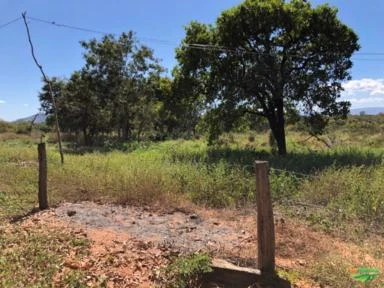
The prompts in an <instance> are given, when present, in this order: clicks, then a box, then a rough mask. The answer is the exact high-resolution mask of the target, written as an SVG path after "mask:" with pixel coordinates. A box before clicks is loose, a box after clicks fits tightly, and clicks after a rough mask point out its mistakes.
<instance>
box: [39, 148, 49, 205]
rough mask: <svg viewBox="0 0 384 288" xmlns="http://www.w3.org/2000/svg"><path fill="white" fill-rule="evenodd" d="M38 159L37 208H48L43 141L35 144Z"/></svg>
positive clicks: (45, 154)
mask: <svg viewBox="0 0 384 288" xmlns="http://www.w3.org/2000/svg"><path fill="white" fill-rule="evenodd" d="M37 151H38V155H39V156H38V159H39V194H38V197H39V208H40V210H44V209H47V208H48V196H47V153H46V149H45V143H44V142H42V143H39V144H38V145H37Z"/></svg>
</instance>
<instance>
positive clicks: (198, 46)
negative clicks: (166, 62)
mask: <svg viewBox="0 0 384 288" xmlns="http://www.w3.org/2000/svg"><path fill="white" fill-rule="evenodd" d="M28 19H30V20H32V21H36V22H40V23H44V24H47V25H53V26H56V27H61V28H66V29H72V30H77V31H83V32H88V33H94V34H100V35H104V36H105V35H114V36H117V34H116V33H111V32H105V31H100V30H96V29H90V28H85V27H80V26H76V25H68V24H62V23H58V22H57V21H53V20H51V21H50V20H46V19H42V18H38V17H33V16H28ZM17 20H18V19H17ZM0 28H1V27H0ZM137 38H138V39H139V40H144V41H150V42H157V43H159V44H163V45H168V46H173V47H177V46H178V44H176V43H174V42H171V41H169V40H165V39H158V38H150V37H137ZM181 47H185V48H189V49H197V50H205V51H216V52H217V51H219V52H229V53H243V54H252V55H266V56H267V55H271V54H270V53H269V52H266V51H249V50H247V49H245V48H239V47H236V48H235V47H228V46H220V45H212V44H203V43H182V44H181ZM285 54H286V55H289V56H294V57H296V58H302V59H307V58H308V57H306V56H303V55H301V54H298V53H292V52H290V53H287V52H285ZM323 54H324V53H323ZM325 54H326V55H337V54H335V53H325ZM355 56H384V52H356V53H354V55H353V56H352V57H355ZM354 60H357V61H384V58H376V59H375V58H354Z"/></svg>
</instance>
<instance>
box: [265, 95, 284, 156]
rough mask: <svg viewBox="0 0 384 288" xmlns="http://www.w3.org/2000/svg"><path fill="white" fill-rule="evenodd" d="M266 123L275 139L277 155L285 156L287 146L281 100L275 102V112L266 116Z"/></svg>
mask: <svg viewBox="0 0 384 288" xmlns="http://www.w3.org/2000/svg"><path fill="white" fill-rule="evenodd" d="M268 122H269V125H270V127H271V130H272V134H273V136H274V138H275V139H276V144H277V149H278V152H279V155H286V154H287V145H286V141H285V119H284V103H283V100H282V99H280V100H278V101H277V105H276V111H274V113H272V114H270V115H269V116H268Z"/></svg>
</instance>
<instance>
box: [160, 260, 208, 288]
mask: <svg viewBox="0 0 384 288" xmlns="http://www.w3.org/2000/svg"><path fill="white" fill-rule="evenodd" d="M210 264H211V260H210V258H209V256H208V255H207V254H192V255H188V256H183V257H179V258H176V259H175V260H174V261H173V262H172V263H171V264H170V265H168V267H167V268H166V269H165V271H164V272H165V273H164V278H163V279H160V281H161V283H160V287H164V288H198V287H200V284H201V280H202V276H203V275H204V273H209V272H211V271H212V268H211V266H210Z"/></svg>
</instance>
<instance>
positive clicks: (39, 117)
mask: <svg viewBox="0 0 384 288" xmlns="http://www.w3.org/2000/svg"><path fill="white" fill-rule="evenodd" d="M35 117H36V120H35V124H42V123H45V120H47V115H45V114H44V113H37V114H33V115H31V116H28V117H24V118H20V119H17V120H15V121H12V122H11V123H20V122H31V121H32V120H33V119H34V118H35Z"/></svg>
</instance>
